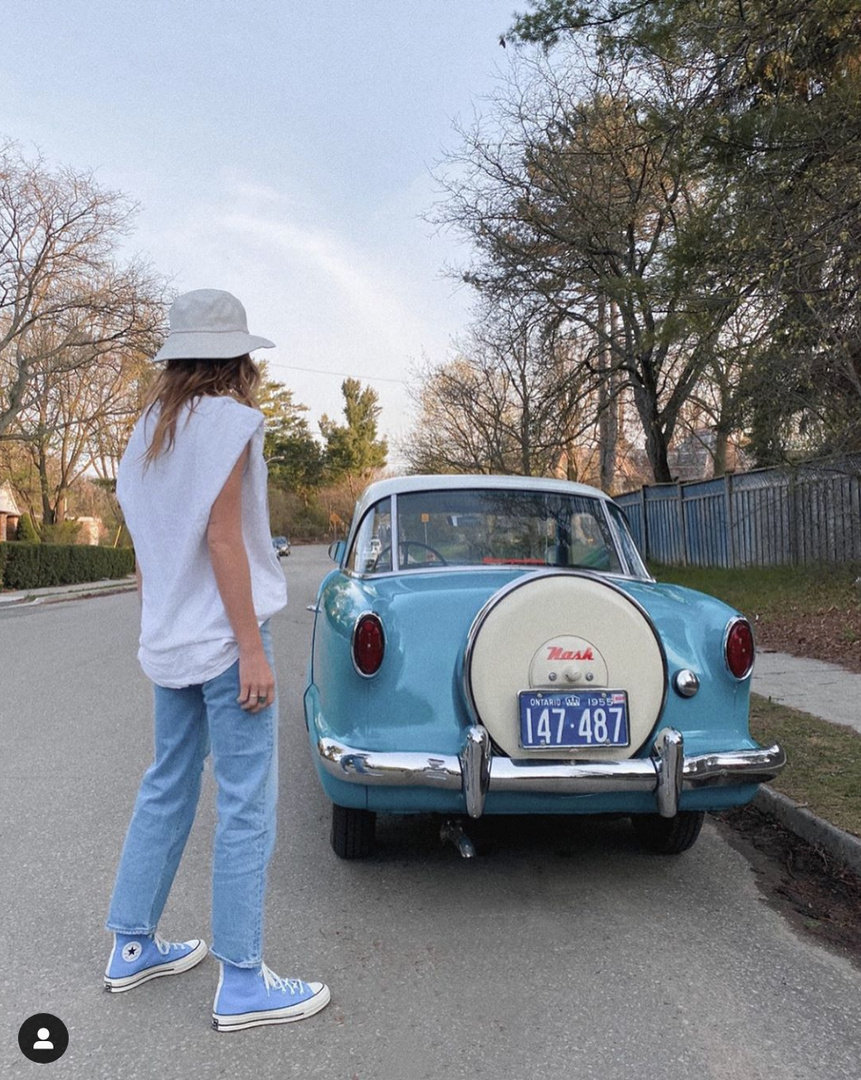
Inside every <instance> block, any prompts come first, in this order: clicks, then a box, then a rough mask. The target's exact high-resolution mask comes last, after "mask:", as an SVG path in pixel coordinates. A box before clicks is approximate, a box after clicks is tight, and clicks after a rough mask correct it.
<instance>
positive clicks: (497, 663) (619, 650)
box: [464, 571, 667, 761]
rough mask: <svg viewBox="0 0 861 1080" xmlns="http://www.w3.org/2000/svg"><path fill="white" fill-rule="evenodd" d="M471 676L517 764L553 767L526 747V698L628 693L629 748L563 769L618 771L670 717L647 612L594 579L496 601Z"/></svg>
mask: <svg viewBox="0 0 861 1080" xmlns="http://www.w3.org/2000/svg"><path fill="white" fill-rule="evenodd" d="M464 669H465V670H464V674H465V680H466V690H467V696H468V698H469V700H470V704H471V707H472V709H473V711H474V713H475V716H476V719H477V720H478V721H479V722H480V723H482V724H483V725H484V726H485V727H486V728H487V730H488V731H489V732H490V735H491V738H492V739H493V740H494V742H495V743H496V744H497V746H498V747H499V748H500V749H501V750H502V751H503V752H504V753H506V754H507V755H508V756H509V757H511V758H517V759H535V758H541V759H543V760H545V761H546V760H547V757H548V753H549V749H538V750H534V749H531V748H530V749H527V750H524V749H523V747H522V746H521V745H520V709H519V698H518V695H519V693H520V691H521V690H548V691H554V692H565V691H571V692H576V691H580V692H587V691H588V690H590V689H601V688H606V689H611V690H624V691H626V693H627V695H628V723H629V732H630V740H631V741H630V745H629V746H626V747H603V746H593V747H582V746H578V747H575V748H573V749H572V748H568V749H564V748H559V747H554V748H553V756H554V757H555V758H557V759H566V758H568V759H575V758H576V759H577V760H581V761H588V760H595V759H598V760H602V761H612V760H619V759H622V758H628V757H631V756H633V755H634V754H636V752H637V751H638V750H639V749H640V748H641V747H642V745H643V743H644V742H645V741H646V739H647V738H648V737H649V734H650V732H651V731H652V729H653V728H654V726H655V724H656V722H657V720H658V717H659V716H660V714H661V710H662V708H663V703H664V698H665V696H666V687H667V673H666V661H665V658H664V653H663V649H662V648H661V645H660V642H659V641H658V639H657V637H656V633H655V630H654V629H653V626H652V623H651V621H650V619H649V618H648V616H647V615H646V614H645V612H644V611H643V610H642V608H641V607H640V606H639V605H638V604H637V603H636V601H635V600H633V599H632V598H631V597H630V596H628V595H627V593H625V592H624V591H623V590H622V589H620V588H619V587H618V586H616V585H614V584H612V583H611V582H608V581H605V580H602V579H601V578H598V577H597V576H594V575H591V574H583V573H578V572H572V571H563V572H558V571H556V572H554V571H538V572H537V573H535V574H529V575H527V576H525V577H523V578H520V579H519V580H517V581H515V582H512V583H511V584H510V585H507V586H506V587H505V588H503V589H501V590H500V591H499V592H497V593H496V594H494V596H492V597H491V598H490V600H489V601H488V602H487V603H486V604H485V606H484V607H483V608H482V610H481V611H480V612H479V614H478V615H477V616H476V619H475V622H474V623H473V625H472V628H471V630H470V635H469V641H468V644H467V650H466V656H465V663H464Z"/></svg>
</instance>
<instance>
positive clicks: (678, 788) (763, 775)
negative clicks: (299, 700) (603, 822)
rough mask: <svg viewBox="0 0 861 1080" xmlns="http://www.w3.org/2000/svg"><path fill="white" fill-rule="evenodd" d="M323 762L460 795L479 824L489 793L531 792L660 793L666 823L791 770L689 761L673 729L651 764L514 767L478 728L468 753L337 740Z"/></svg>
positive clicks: (770, 752)
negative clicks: (719, 791)
mask: <svg viewBox="0 0 861 1080" xmlns="http://www.w3.org/2000/svg"><path fill="white" fill-rule="evenodd" d="M317 752H318V753H319V755H320V762H321V764H322V766H323V768H324V769H325V770H326V772H328V773H329V775H330V776H333V777H334V778H335V779H336V780H345V781H347V782H348V783H354V784H368V785H374V786H379V785H386V786H393V787H429V788H441V789H443V790H446V791H463V794H464V798H465V800H466V809H467V813H468V814H469V816H470V817H473V818H478V817H481V815H482V813H483V811H484V801H485V799H486V797H487V793H488V792H489V791H529V792H536V793H541V794H545V795H550V794H559V795H594V794H598V793H603V792H612V791H646V792H653V793H654V794H655V803H656V808H657V811H658V813H659V814H661V816H662V817H674V816H675V815H676V813H677V812H678V808H679V795H680V793H681V792H682V791H691V790H695V789H697V788H703V787H731V786H734V785H738V784H760V783H763V782H765V781H767V780H772V779H774V777H775V776H777V774H778V773H779V772H780V770H781V769H782V768H783V766H784V765H785V764H786V754H785V753H784V752H783V750H782V749H781V748H780V747H779V746H777V745H776V744H775V745H774V746H769V747H767V748H763V749H759V750H728V751H724V752H721V753H716V754H697V755H694V756H692V757H685V752H684V737H683V735H682V733H681V732H680V731H677V730H676V729H675V728H669V727H668V728H663V729H662V730H661V731H659V732H658V736H657V738H656V739H655V745H654V748H653V750H652V755H651V757H650V758H628V759H627V760H624V761H596V762H592V761H586V762H583V761H571V762H569V761H535V760H529V761H515V760H513V759H512V758H507V757H496V756H493V755H491V752H490V735H489V734H488V732H487V729H486V728H484V727H482V726H481V725H480V724H475V725H474V726H472V727H470V728H467V730H466V737H465V739H464V744H463V748H462V749H461V752H460V754H458V755H457V756H456V757H455V756H454V755H453V754H440V755H437V756H431V755H428V754H422V753H412V752H404V753H400V752H397V751H395V752H387V751H377V750H356V749H354V748H353V747H349V746H344V745H343V744H342V743H339V742H337V741H336V740H334V739H327V738H322V739H319V740H318V742H317Z"/></svg>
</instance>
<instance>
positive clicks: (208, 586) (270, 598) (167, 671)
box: [117, 397, 287, 689]
mask: <svg viewBox="0 0 861 1080" xmlns="http://www.w3.org/2000/svg"><path fill="white" fill-rule="evenodd" d="M156 418H157V412H156V411H155V410H153V411H152V412H150V413H149V414H146V413H145V414H144V415H143V416H142V417H141V418H140V420H139V421H138V423H137V425H136V426H135V429H134V431H133V432H132V436H131V438H130V440H129V444H128V446H127V447H126V452H125V453H124V454H123V457H122V460H121V462H120V466H119V470H118V473H117V498H118V499H119V502H120V505H121V506H122V509H123V513H124V515H125V519H126V524H127V525H128V528H129V532H130V533H131V536H132V540H133V542H134V546H135V556H136V558H137V562H138V566H139V568H140V571H141V574H142V576H143V597H142V606H141V636H140V650H139V652H138V658H139V659H140V663H141V667H142V668H143V670H144V672H145V673H146V675H148V676H149V678H150V679H152V681H153V682H154V683H156V684H157V685H158V686H166V687H170V688H172V689H179V688H181V687H184V686H195V685H198V684H200V683H203V682H206V681H207V680H208V679H213V678H215V677H216V676H217V675H220V674H222V672H224V671H226V670H227V668H229V667H230V666H231V664H233V663H234V662H235V661H236V660H237V659H238V657H239V647H238V645H237V643H236V638H235V636H234V634H233V630H232V628H231V625H230V620H229V619H228V617H227V612H226V611H225V608H224V603H223V602H222V599H221V594H220V592H219V591H218V585H217V583H216V580H215V573H214V572H213V569H212V562H211V561H210V557H209V548H208V546H207V540H206V532H207V526H208V524H209V515H210V512H211V510H212V504H213V503H214V502H215V499H216V497H217V496H218V494H219V493H220V492H221V489H222V488H223V487H224V484H225V482H226V481H227V478H228V476H229V475H230V473H231V470H232V469H233V466H234V465H235V464H236V462H237V460H238V458H239V455H240V454H241V453H242V451H243V449H244V448H245V446H247V445H248V444H249V443H250V453H249V457H248V464H247V466H246V468H245V471H244V473H243V477H242V535H243V539H244V541H245V550H246V552H247V555H248V565H249V569H250V571H251V590H252V595H253V599H254V611H255V613H256V615H257V621H258V624H261V625H262V624H263V623H264V622H265V621H266V620H267V619H268V618H270V617H271V616H272V615H274V614H275V612H276V611H280V610H281V608H283V607H284V605H285V604H286V603H287V585H286V582H285V580H284V573H283V571H282V570H281V566H280V564H279V562H278V556H277V555H276V554H275V550H274V548H273V547H272V538H271V536H270V530H269V500H268V494H267V469H266V462H265V461H264V460H263V415H262V413H260V412H258V411H257V409H252V408H249V407H248V406H247V405H242V404H240V402H238V401H236V400H235V399H234V398H231V397H200V398H197V399H196V400H195V402H194V403H193V405H187V406H186V407H185V409H184V410H183V411H182V412H181V413H180V415H179V418H178V420H177V425H176V442H175V443H174V445H173V447H172V448H171V449H170V450H168V451H166V452H165V453H162V454H160V455H159V456H158V457H157V458H156V460H155V461H154V462H152V463H151V464H150V465H149V467H148V468H144V461H143V455H144V453H145V452H146V449H147V446H148V445H149V443H148V439H149V437H151V435H152V432H153V430H154V428H155V421H156Z"/></svg>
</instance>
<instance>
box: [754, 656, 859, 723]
mask: <svg viewBox="0 0 861 1080" xmlns="http://www.w3.org/2000/svg"><path fill="white" fill-rule="evenodd" d="M751 689H752V690H753V692H754V693H755V694H760V695H761V696H762V697H768V698H771V700H772V701H774V702H776V703H777V704H778V705H789V706H791V707H792V708H793V709H801V710H802V712H807V713H810V714H811V715H812V716H818V717H820V718H821V719H822V720H830V721H831V723H832V724H844V725H845V726H847V727H852V728H855V730H856V731H858V732H861V675H858V674H856V673H855V672H853V671H847V670H846V668H842V667H839V666H838V665H837V664H827V663H825V662H824V661H823V660H810V659H807V658H805V657H801V656H790V655H789V654H788V653H779V652H758V653H757V654H756V664H755V666H754V669H753V683H752V685H751Z"/></svg>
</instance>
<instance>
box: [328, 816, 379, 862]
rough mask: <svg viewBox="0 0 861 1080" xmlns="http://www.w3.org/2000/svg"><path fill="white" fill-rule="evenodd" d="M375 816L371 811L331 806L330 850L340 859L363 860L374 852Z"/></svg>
mask: <svg viewBox="0 0 861 1080" xmlns="http://www.w3.org/2000/svg"><path fill="white" fill-rule="evenodd" d="M376 825H377V815H376V814H375V813H374V812H373V811H372V810H358V809H356V807H354V806H338V804H337V803H333V804H332V833H331V836H330V839H331V842H332V850H333V851H334V852H335V854H336V855H337V856H338V857H339V858H340V859H364V858H366V857H367V856H368V855H370V854H371V852H372V851H373V850H374V832H375V830H376Z"/></svg>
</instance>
